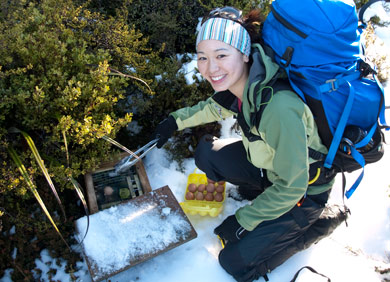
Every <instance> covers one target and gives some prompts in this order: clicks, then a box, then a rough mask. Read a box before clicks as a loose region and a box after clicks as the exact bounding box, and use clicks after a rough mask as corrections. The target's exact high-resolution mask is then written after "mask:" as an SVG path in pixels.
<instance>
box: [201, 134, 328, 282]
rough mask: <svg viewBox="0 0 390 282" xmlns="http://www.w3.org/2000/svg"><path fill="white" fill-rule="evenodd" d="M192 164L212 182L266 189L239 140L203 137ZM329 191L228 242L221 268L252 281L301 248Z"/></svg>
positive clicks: (221, 254)
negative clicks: (223, 181)
mask: <svg viewBox="0 0 390 282" xmlns="http://www.w3.org/2000/svg"><path fill="white" fill-rule="evenodd" d="M195 163H196V165H197V166H198V167H199V168H200V169H201V170H202V171H204V172H205V173H206V175H207V176H208V177H209V178H210V179H212V180H216V181H220V180H226V181H228V182H230V183H233V184H236V185H249V186H251V187H253V188H258V189H259V191H260V193H261V190H264V189H265V188H266V187H268V186H269V181H268V180H267V179H266V176H265V171H262V170H261V169H259V168H256V167H255V166H253V165H252V164H251V163H250V162H249V161H248V160H247V158H246V151H245V149H244V146H243V144H242V141H241V140H237V139H234V140H232V139H227V140H219V139H216V138H213V137H212V136H205V137H203V139H202V140H201V142H200V144H199V146H198V148H197V151H196V153H195ZM328 196H329V192H328V191H327V192H324V193H322V194H319V195H314V196H307V197H306V199H305V201H304V202H303V204H302V205H301V206H300V207H298V206H295V207H294V208H293V209H292V210H290V211H289V212H287V213H285V214H284V215H282V216H280V217H279V218H277V219H274V220H270V221H264V222H262V223H261V224H259V225H258V226H257V227H256V228H255V229H254V230H253V231H251V232H249V233H248V235H246V236H245V237H244V238H243V239H241V240H240V241H238V242H236V243H230V244H227V245H226V246H225V248H224V249H223V250H222V251H221V252H220V254H219V262H220V264H221V266H222V267H223V268H224V269H225V270H226V271H227V272H228V273H230V274H231V275H232V276H233V277H234V278H235V279H236V280H237V281H253V280H256V279H258V278H259V277H260V276H263V275H265V274H266V273H267V272H268V271H269V270H272V269H274V268H275V267H277V266H278V265H280V264H282V263H283V262H284V261H285V260H286V259H288V258H289V257H290V256H292V255H293V254H294V253H296V252H297V251H299V250H302V249H304V248H305V246H304V245H305V242H309V241H310V242H311V241H313V240H311V238H306V237H305V235H306V234H313V236H314V237H315V236H316V235H317V234H315V232H308V233H306V232H307V231H308V230H309V229H310V227H311V226H312V225H313V223H315V222H316V221H317V219H318V218H319V216H320V214H321V212H322V210H323V208H324V206H325V203H326V202H327V200H328Z"/></svg>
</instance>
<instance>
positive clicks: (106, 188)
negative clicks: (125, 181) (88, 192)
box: [104, 186, 114, 196]
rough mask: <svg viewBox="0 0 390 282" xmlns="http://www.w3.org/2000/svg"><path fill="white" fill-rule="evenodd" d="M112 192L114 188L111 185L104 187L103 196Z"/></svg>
mask: <svg viewBox="0 0 390 282" xmlns="http://www.w3.org/2000/svg"><path fill="white" fill-rule="evenodd" d="M112 193H114V189H113V188H112V187H111V186H106V187H104V196H111V195H112Z"/></svg>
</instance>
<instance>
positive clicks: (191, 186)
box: [188, 183, 196, 193]
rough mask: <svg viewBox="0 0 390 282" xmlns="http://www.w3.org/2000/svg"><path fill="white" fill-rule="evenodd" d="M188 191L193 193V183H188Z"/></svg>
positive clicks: (194, 187) (194, 188)
mask: <svg viewBox="0 0 390 282" xmlns="http://www.w3.org/2000/svg"><path fill="white" fill-rule="evenodd" d="M188 191H190V192H192V193H194V192H195V191H196V184H195V183H190V184H188Z"/></svg>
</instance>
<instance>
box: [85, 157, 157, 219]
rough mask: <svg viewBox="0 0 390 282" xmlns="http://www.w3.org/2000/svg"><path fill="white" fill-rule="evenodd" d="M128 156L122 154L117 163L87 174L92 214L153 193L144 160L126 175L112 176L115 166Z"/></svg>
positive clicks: (105, 165)
mask: <svg viewBox="0 0 390 282" xmlns="http://www.w3.org/2000/svg"><path fill="white" fill-rule="evenodd" d="M126 156H128V154H127V153H122V154H121V155H120V156H119V159H118V160H117V161H112V162H106V163H102V164H101V165H100V167H99V168H98V169H97V170H95V171H93V172H89V173H86V174H85V176H84V179H85V185H86V189H87V198H88V206H89V212H90V214H94V213H96V212H98V211H99V210H103V209H106V208H109V207H111V206H113V205H116V204H120V203H121V202H123V201H126V200H129V199H133V198H135V197H138V196H141V195H143V194H145V193H148V192H150V191H152V188H151V187H150V183H149V179H148V176H147V174H146V171H145V167H144V165H143V162H142V160H139V161H138V162H137V163H136V164H135V165H133V166H132V167H131V168H130V169H129V170H128V171H127V172H126V173H123V174H118V175H116V176H112V172H114V166H115V165H116V164H117V163H118V162H119V161H120V160H121V159H122V158H124V157H126ZM110 174H111V175H110Z"/></svg>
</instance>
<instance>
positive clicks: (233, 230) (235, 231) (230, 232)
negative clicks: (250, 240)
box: [214, 215, 249, 244]
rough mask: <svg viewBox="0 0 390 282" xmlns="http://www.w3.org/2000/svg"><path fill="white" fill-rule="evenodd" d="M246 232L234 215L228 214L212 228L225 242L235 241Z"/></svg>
mask: <svg viewBox="0 0 390 282" xmlns="http://www.w3.org/2000/svg"><path fill="white" fill-rule="evenodd" d="M248 233H249V231H247V230H246V229H245V228H244V227H242V226H241V225H240V224H239V223H238V221H237V219H236V216H235V215H231V216H228V217H227V218H226V219H225V220H224V221H223V222H222V223H221V224H220V225H219V226H218V227H217V228H215V229H214V234H216V235H218V236H219V238H221V240H223V241H224V243H225V244H226V243H234V242H237V241H239V240H241V239H242V238H243V237H244V236H245V235H247V234H248Z"/></svg>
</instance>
